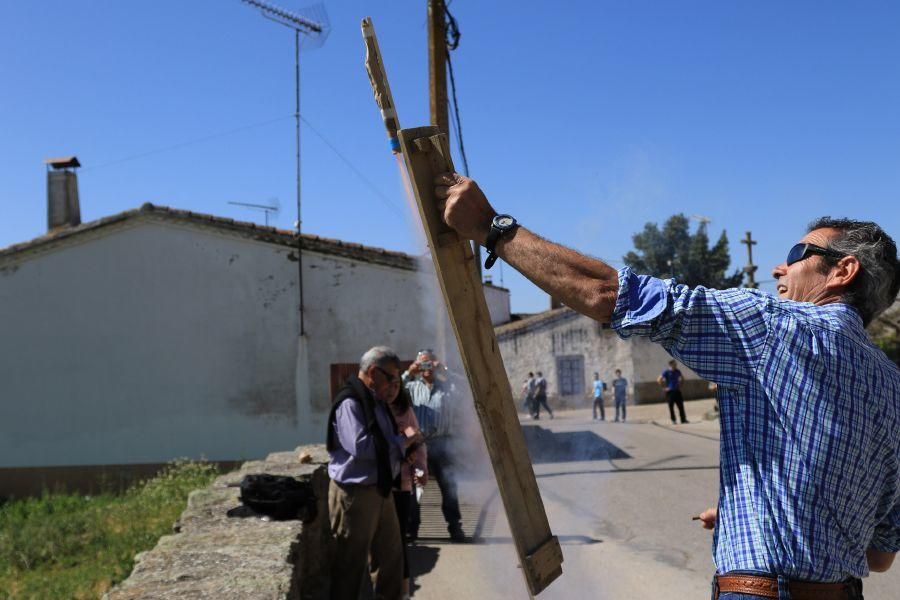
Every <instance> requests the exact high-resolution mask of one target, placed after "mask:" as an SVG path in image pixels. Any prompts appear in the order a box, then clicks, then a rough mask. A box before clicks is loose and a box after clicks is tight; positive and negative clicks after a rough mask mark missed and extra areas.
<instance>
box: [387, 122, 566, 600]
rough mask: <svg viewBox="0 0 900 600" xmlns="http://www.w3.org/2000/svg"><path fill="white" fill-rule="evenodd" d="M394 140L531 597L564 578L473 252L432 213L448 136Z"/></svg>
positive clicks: (410, 134) (413, 134) (430, 133)
mask: <svg viewBox="0 0 900 600" xmlns="http://www.w3.org/2000/svg"><path fill="white" fill-rule="evenodd" d="M399 137H400V147H401V149H402V154H403V157H404V160H405V162H406V169H407V175H408V177H409V179H410V183H411V187H412V189H413V190H414V192H415V196H416V203H417V204H418V208H419V215H420V217H421V219H422V223H423V225H424V228H425V234H426V236H427V238H428V243H429V246H430V248H431V256H432V259H433V260H434V268H435V272H436V273H437V277H438V280H439V281H440V284H441V291H442V292H443V295H444V302H445V304H446V306H447V311H448V313H449V316H450V323H451V324H452V326H453V331H454V333H455V334H456V341H457V344H458V346H459V353H460V358H461V359H462V362H463V365H464V366H465V368H466V374H467V375H468V377H469V384H470V386H471V388H472V396H473V398H474V401H475V409H476V412H477V413H478V418H479V420H480V421H481V428H482V432H483V434H484V439H485V442H486V444H487V449H488V453H489V454H490V458H491V463H492V465H493V467H494V475H495V477H496V479H497V486H498V488H499V490H500V497H501V498H502V500H503V505H504V507H505V509H506V517H507V519H508V520H509V529H510V531H511V532H512V537H513V541H514V543H515V547H516V552H517V553H518V556H519V563H520V565H521V566H522V573H523V574H524V575H525V580H526V583H527V585H528V589H529V591H530V593H531V594H534V595H537V594H539V593H540V592H541V591H542V590H544V589H545V588H546V587H547V586H548V585H549V584H550V583H551V582H552V581H553V580H554V579H556V578H557V577H559V576H560V575H561V574H562V560H563V557H562V550H561V548H560V546H559V541H558V540H557V538H556V537H555V536H554V535H553V534H552V532H551V531H550V524H549V522H548V521H547V514H546V512H545V510H544V503H543V501H542V500H541V495H540V490H539V489H538V485H537V480H536V479H535V476H534V469H533V468H532V466H531V461H530V458H529V454H528V449H527V448H526V446H525V436H524V435H523V433H522V427H521V425H520V423H519V418H518V414H517V411H516V401H515V399H514V398H513V395H512V389H511V388H510V385H509V380H508V379H507V376H506V369H504V367H503V359H502V357H501V356H500V348H499V345H498V344H497V338H496V337H495V335H494V328H493V326H492V325H491V317H490V313H489V312H488V308H487V302H486V301H485V299H484V292H483V291H482V288H481V281H480V280H479V276H478V271H477V269H476V267H475V262H474V254H473V252H472V248H471V246H470V244H469V242H468V241H466V240H464V239H462V238H460V237H459V235H457V234H456V232H455V231H453V229H452V228H450V227H449V226H448V225H447V224H446V223H444V221H443V219H442V218H441V215H440V214H439V212H438V210H437V202H436V198H435V196H434V183H433V182H434V177H435V176H436V175H437V174H439V173H443V172H449V171H453V170H454V169H453V164H452V161H451V157H450V149H449V147H448V145H447V136H446V135H444V134H441V133H440V132H439V131H438V129H437V128H436V127H420V128H416V129H402V130H400V132H399Z"/></svg>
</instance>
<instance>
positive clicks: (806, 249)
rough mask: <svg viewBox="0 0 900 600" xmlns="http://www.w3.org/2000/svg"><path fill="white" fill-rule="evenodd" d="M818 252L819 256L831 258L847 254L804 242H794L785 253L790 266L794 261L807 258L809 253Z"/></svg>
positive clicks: (842, 256)
mask: <svg viewBox="0 0 900 600" xmlns="http://www.w3.org/2000/svg"><path fill="white" fill-rule="evenodd" d="M813 254H818V255H819V256H828V257H831V258H844V257H845V256H847V255H846V254H844V253H843V252H838V251H837V250H831V249H829V248H823V247H822V246H816V245H815V244H804V243H802V242H801V243H799V244H795V245H794V247H793V248H791V250H790V252H788V255H787V261H785V262H787V265H788V266H791V265H792V264H794V263H795V262H800V261H801V260H804V259H806V258H809V257H810V255H813Z"/></svg>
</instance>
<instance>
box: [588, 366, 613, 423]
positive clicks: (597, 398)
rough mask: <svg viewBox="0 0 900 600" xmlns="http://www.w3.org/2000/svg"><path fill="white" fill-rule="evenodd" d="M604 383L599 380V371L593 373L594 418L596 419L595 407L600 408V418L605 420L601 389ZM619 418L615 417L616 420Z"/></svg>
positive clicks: (604, 385)
mask: <svg viewBox="0 0 900 600" xmlns="http://www.w3.org/2000/svg"><path fill="white" fill-rule="evenodd" d="M605 389H606V384H605V383H603V382H602V381H600V373H594V420H595V421H596V420H597V408H598V407H599V408H600V420H601V421H605V420H606V413H605V412H604V411H603V390H605ZM618 420H619V419H618V418H617V419H616V421H618Z"/></svg>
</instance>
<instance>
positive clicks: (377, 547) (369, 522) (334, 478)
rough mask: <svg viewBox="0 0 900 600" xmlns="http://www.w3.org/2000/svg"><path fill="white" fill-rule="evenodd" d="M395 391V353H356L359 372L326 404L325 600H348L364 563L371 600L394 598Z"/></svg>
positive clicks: (399, 566) (399, 455)
mask: <svg viewBox="0 0 900 600" xmlns="http://www.w3.org/2000/svg"><path fill="white" fill-rule="evenodd" d="M399 391H400V361H399V359H398V358H397V355H396V353H394V351H393V350H391V349H390V348H388V347H386V346H376V347H374V348H372V349H370V350H368V351H367V352H366V353H365V354H363V356H362V358H361V359H360V365H359V374H358V375H357V376H355V377H350V378H349V379H348V380H347V382H346V384H345V386H344V388H343V389H342V390H341V391H340V392H338V395H337V396H336V397H335V399H334V404H333V406H332V409H331V415H330V418H329V420H328V440H327V447H328V454H329V456H330V457H331V461H330V462H329V464H328V475H329V476H330V477H331V484H330V486H329V489H328V511H329V516H330V517H331V531H332V533H333V534H334V537H335V540H336V548H335V554H334V557H335V559H334V565H333V571H332V577H331V598H333V599H336V600H344V599H352V600H356V598H357V597H358V596H359V593H360V588H361V586H362V583H363V580H364V577H365V573H366V566H367V565H369V564H371V569H370V575H371V577H372V583H373V584H374V586H375V597H376V598H385V599H399V598H400V597H401V594H402V592H401V584H402V580H403V554H402V543H401V540H400V526H399V523H398V522H397V512H396V511H395V510H394V501H393V499H392V497H391V489H392V487H393V484H394V480H395V479H396V478H397V477H398V476H399V474H400V464H401V462H402V460H403V450H404V447H405V443H406V442H405V439H406V435H403V434H401V433H399V432H398V431H397V426H396V424H395V423H394V418H393V417H392V416H391V413H390V409H389V408H388V406H387V401H388V400H390V399H393V397H394V396H396V395H397V393H398V392H399ZM409 433H410V434H412V432H409Z"/></svg>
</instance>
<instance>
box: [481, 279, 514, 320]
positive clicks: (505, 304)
mask: <svg viewBox="0 0 900 600" xmlns="http://www.w3.org/2000/svg"><path fill="white" fill-rule="evenodd" d="M482 289H483V290H484V299H485V300H486V301H487V306H488V311H489V312H490V313H491V325H494V326H496V325H502V324H504V323H509V316H510V315H509V313H510V309H509V290H507V289H506V288H502V287H498V286H494V285H489V284H486V285H484V287H483V288H482Z"/></svg>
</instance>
